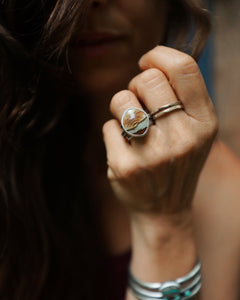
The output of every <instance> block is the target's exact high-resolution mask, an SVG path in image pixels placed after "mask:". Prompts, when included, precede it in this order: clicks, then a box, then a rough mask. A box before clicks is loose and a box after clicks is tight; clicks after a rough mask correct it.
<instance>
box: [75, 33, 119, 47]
mask: <svg viewBox="0 0 240 300" xmlns="http://www.w3.org/2000/svg"><path fill="white" fill-rule="evenodd" d="M121 38H122V37H121V36H120V35H117V34H113V33H84V34H81V35H80V36H79V37H78V38H76V39H74V40H73V43H72V45H73V46H75V47H81V46H96V45H100V44H105V43H111V42H114V41H117V40H119V39H121Z"/></svg>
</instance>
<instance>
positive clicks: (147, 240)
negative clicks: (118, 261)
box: [126, 212, 197, 300]
mask: <svg viewBox="0 0 240 300" xmlns="http://www.w3.org/2000/svg"><path fill="white" fill-rule="evenodd" d="M180 219H181V220H180ZM131 227H132V259H131V265H130V268H131V272H132V273H133V274H134V276H135V277H136V278H138V279H140V280H141V281H144V282H165V281H169V280H173V279H176V278H179V277H182V276H185V275H186V274H188V273H189V271H190V270H191V269H192V268H193V266H194V265H195V263H196V260H197V253H196V248H195V241H194V234H193V226H192V218H191V213H190V212H189V213H184V214H182V215H181V216H180V218H179V217H178V219H176V218H171V217H163V216H154V215H151V216H146V215H145V216H144V215H141V216H140V215H136V216H134V217H132V224H131ZM126 299H127V300H135V299H136V298H135V297H134V296H133V295H132V294H131V292H129V291H128V292H127V296H126ZM194 299H197V298H194Z"/></svg>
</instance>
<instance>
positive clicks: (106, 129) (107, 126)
mask: <svg viewBox="0 0 240 300" xmlns="http://www.w3.org/2000/svg"><path fill="white" fill-rule="evenodd" d="M114 121H115V120H108V121H107V122H105V123H104V124H103V127H102V133H103V135H104V136H106V134H107V133H108V132H109V130H110V129H111V127H112V124H113V122H114Z"/></svg>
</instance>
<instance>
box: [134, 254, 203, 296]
mask: <svg viewBox="0 0 240 300" xmlns="http://www.w3.org/2000/svg"><path fill="white" fill-rule="evenodd" d="M129 288H130V289H131V291H132V293H133V294H134V296H135V297H136V298H137V299H139V300H153V299H154V300H187V299H191V298H192V297H194V296H195V295H197V293H198V292H199V291H200V289H201V263H200V261H199V260H198V261H197V263H196V265H195V267H194V268H193V269H192V270H191V271H190V272H189V273H188V274H187V275H186V276H183V277H180V278H177V279H175V280H171V281H166V282H163V283H150V282H142V281H140V280H139V279H137V278H135V277H134V276H133V275H132V274H131V272H130V270H129Z"/></svg>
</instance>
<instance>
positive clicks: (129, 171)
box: [114, 159, 140, 181]
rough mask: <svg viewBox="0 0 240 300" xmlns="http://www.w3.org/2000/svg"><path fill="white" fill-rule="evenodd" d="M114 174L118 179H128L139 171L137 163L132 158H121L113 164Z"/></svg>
mask: <svg viewBox="0 0 240 300" xmlns="http://www.w3.org/2000/svg"><path fill="white" fill-rule="evenodd" d="M114 169H115V174H116V175H117V177H118V179H120V180H126V181H127V180H130V179H131V178H133V177H135V176H136V174H138V173H139V172H140V168H139V167H138V165H137V164H136V163H135V162H133V161H132V160H131V161H130V160H128V159H122V160H121V161H118V162H116V163H115V164H114Z"/></svg>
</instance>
